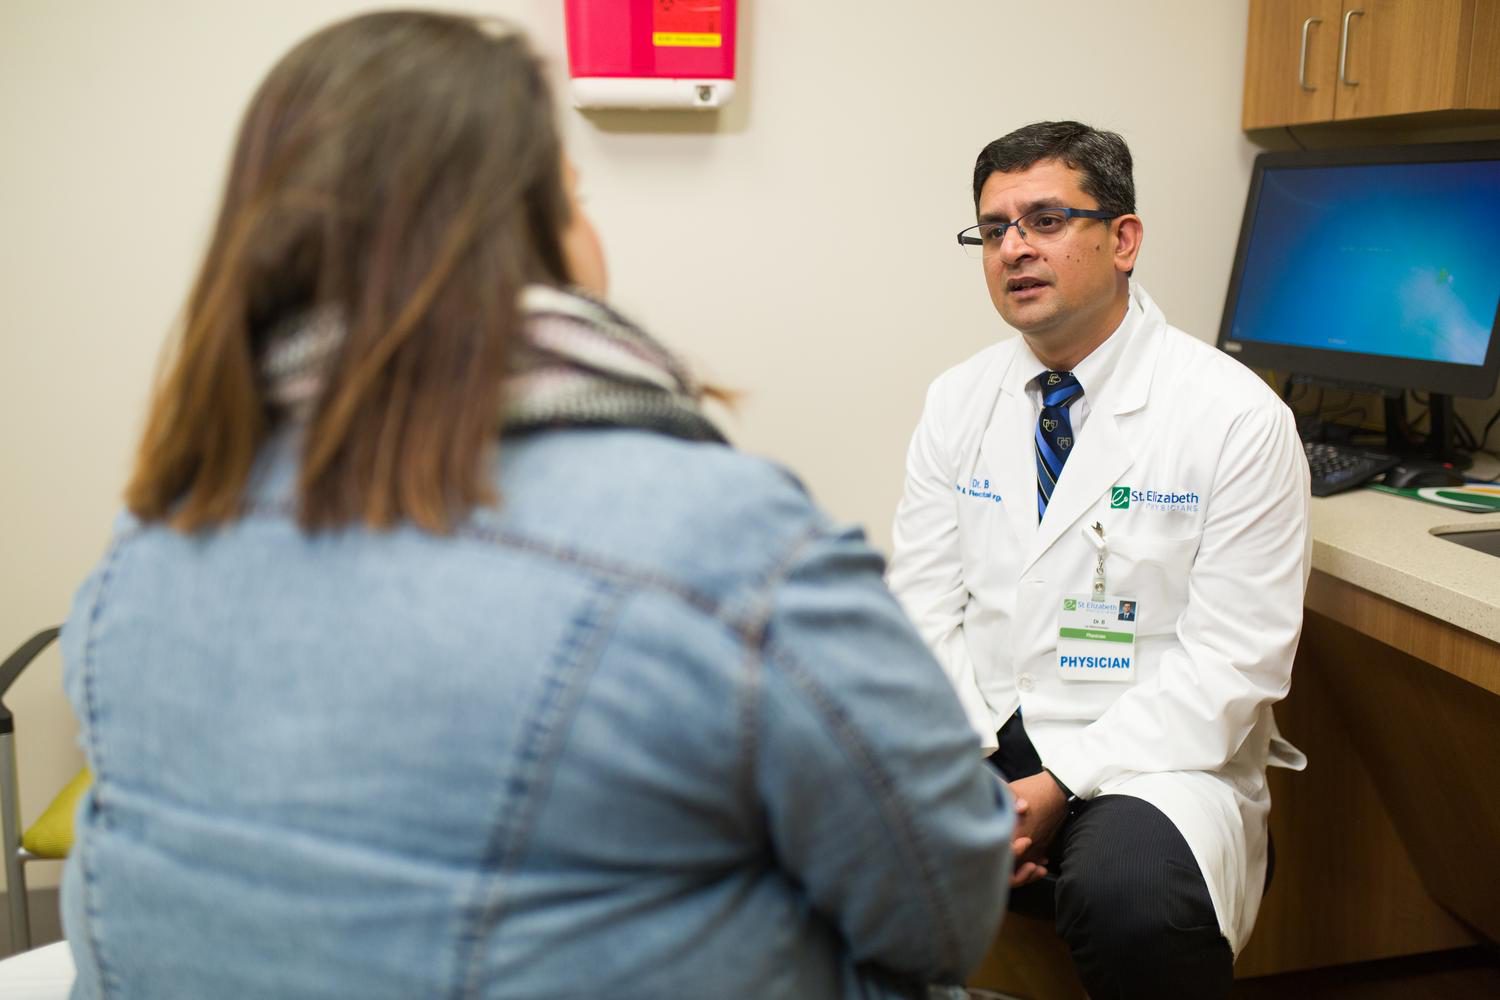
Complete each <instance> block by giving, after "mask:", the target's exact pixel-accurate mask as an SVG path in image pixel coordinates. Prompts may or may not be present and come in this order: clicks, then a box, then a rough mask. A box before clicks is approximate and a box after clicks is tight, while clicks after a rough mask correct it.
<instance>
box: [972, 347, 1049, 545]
mask: <svg viewBox="0 0 1500 1000" xmlns="http://www.w3.org/2000/svg"><path fill="white" fill-rule="evenodd" d="M1025 356H1026V355H1025V354H1024V352H1023V349H1022V347H1021V340H1020V338H1019V337H1018V338H1016V340H1015V341H1014V343H1013V347H1012V350H1011V360H1010V363H1009V364H1008V365H1006V366H1005V368H1004V370H1003V371H1002V372H1001V373H1000V391H999V392H998V393H996V395H995V410H994V412H993V413H991V414H990V422H989V426H988V427H987V428H986V429H985V432H984V453H985V455H986V456H987V462H986V464H987V465H988V466H989V469H990V473H991V475H990V478H992V479H994V480H995V482H996V483H997V484H998V485H999V491H1000V497H1001V501H1002V502H1001V506H1002V507H1004V509H1005V516H1006V519H1007V520H1008V521H1009V522H1010V529H1011V532H1012V533H1013V537H1014V538H1015V540H1016V548H1017V554H1018V555H1019V554H1020V553H1025V552H1029V551H1030V550H1031V542H1032V539H1033V538H1034V537H1035V536H1036V527H1037V525H1036V456H1035V454H1034V453H1033V451H1032V444H1031V432H1030V430H1029V429H1028V428H1030V427H1031V425H1032V423H1033V421H1034V420H1035V419H1036V418H1035V416H1034V415H1033V412H1032V406H1031V400H1030V399H1028V398H1027V396H1026V372H1025V371H1024V368H1025V366H1024V365H1023V364H1022V363H1021V362H1020V360H1018V359H1020V358H1022V357H1025Z"/></svg>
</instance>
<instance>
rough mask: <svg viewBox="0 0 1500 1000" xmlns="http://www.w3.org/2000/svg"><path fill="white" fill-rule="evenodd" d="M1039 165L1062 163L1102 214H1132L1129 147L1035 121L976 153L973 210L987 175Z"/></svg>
mask: <svg viewBox="0 0 1500 1000" xmlns="http://www.w3.org/2000/svg"><path fill="white" fill-rule="evenodd" d="M1043 160H1060V161H1062V162H1063V163H1064V164H1066V165H1067V166H1068V167H1069V168H1071V169H1073V170H1077V171H1078V172H1079V173H1080V174H1082V175H1083V178H1082V180H1081V181H1080V184H1079V186H1080V187H1082V188H1083V192H1084V194H1086V195H1088V196H1089V197H1090V198H1093V199H1094V200H1095V201H1097V202H1098V203H1099V207H1100V208H1102V209H1104V210H1105V211H1107V212H1115V213H1118V214H1120V215H1129V214H1133V213H1134V212H1135V180H1134V178H1133V176H1132V173H1131V171H1132V167H1133V164H1132V161H1131V158H1130V147H1129V146H1126V145H1125V140H1124V139H1122V138H1120V136H1119V135H1118V134H1117V133H1114V132H1103V131H1100V130H1099V129H1096V128H1091V127H1090V126H1088V125H1084V124H1081V123H1080V122H1033V123H1032V124H1030V125H1026V126H1023V127H1021V128H1018V129H1016V130H1015V131H1014V132H1012V133H1010V134H1009V135H1005V136H1002V137H1000V138H999V139H996V140H995V141H994V142H992V143H990V144H989V145H988V146H985V147H984V149H982V150H980V151H979V158H978V159H977V160H976V161H975V162H974V211H975V212H976V213H977V212H978V211H979V193H980V192H981V191H982V190H984V182H985V181H987V180H989V177H990V174H993V173H995V172H997V171H998V172H1000V173H1004V174H1008V173H1012V172H1014V171H1017V170H1027V169H1029V168H1031V167H1033V166H1035V165H1036V164H1038V163H1040V162H1042V161H1043ZM1075 207H1081V206H1075Z"/></svg>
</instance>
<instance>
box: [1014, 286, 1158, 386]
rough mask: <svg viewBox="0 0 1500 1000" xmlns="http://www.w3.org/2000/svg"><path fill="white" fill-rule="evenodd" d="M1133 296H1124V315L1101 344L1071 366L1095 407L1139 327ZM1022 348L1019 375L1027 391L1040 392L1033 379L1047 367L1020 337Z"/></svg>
mask: <svg viewBox="0 0 1500 1000" xmlns="http://www.w3.org/2000/svg"><path fill="white" fill-rule="evenodd" d="M1135 298H1136V297H1135V296H1134V295H1131V296H1130V297H1129V298H1128V299H1127V301H1126V306H1125V318H1124V319H1122V320H1120V325H1119V326H1117V327H1115V329H1114V332H1113V333H1111V334H1110V335H1109V336H1108V337H1106V338H1105V339H1104V343H1102V344H1100V345H1099V346H1098V347H1096V348H1094V349H1093V350H1092V351H1091V352H1089V355H1088V357H1086V358H1084V359H1083V360H1082V361H1080V362H1078V364H1076V365H1074V366H1073V377H1074V378H1076V379H1078V384H1079V385H1081V386H1083V396H1084V398H1085V399H1087V400H1089V405H1090V406H1091V407H1097V406H1098V405H1099V400H1101V399H1103V398H1104V390H1105V388H1106V387H1107V386H1108V385H1109V381H1110V375H1111V374H1113V372H1114V370H1115V364H1116V361H1117V360H1118V359H1119V357H1120V355H1121V354H1122V353H1123V352H1124V350H1125V344H1126V342H1127V341H1128V340H1130V335H1131V334H1132V333H1134V332H1135V329H1136V327H1138V326H1140V323H1141V317H1142V316H1143V315H1144V313H1143V312H1142V311H1141V307H1140V304H1139V303H1137V302H1136V300H1135ZM1021 350H1022V352H1023V355H1022V357H1020V358H1018V359H1017V360H1018V361H1019V362H1021V363H1022V374H1024V375H1025V376H1026V378H1025V380H1024V382H1023V384H1024V385H1025V387H1026V391H1027V392H1028V393H1031V392H1037V393H1039V392H1041V389H1040V388H1039V387H1038V385H1037V381H1036V379H1037V376H1039V375H1041V374H1042V373H1043V372H1045V371H1047V370H1048V369H1047V366H1046V365H1044V364H1042V363H1041V362H1040V361H1038V360H1037V357H1036V355H1035V354H1033V353H1031V345H1030V344H1028V343H1026V340H1025V338H1022V340H1021Z"/></svg>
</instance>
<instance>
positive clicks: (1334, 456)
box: [1302, 441, 1401, 497]
mask: <svg viewBox="0 0 1500 1000" xmlns="http://www.w3.org/2000/svg"><path fill="white" fill-rule="evenodd" d="M1302 450H1303V451H1304V452H1305V453H1306V454H1307V465H1308V468H1310V469H1311V470H1312V495H1313V496H1315V497H1326V496H1331V495H1332V494H1334V493H1342V492H1343V491H1344V490H1352V489H1354V488H1355V487H1356V486H1363V485H1364V484H1365V483H1367V482H1369V481H1370V480H1371V479H1374V478H1375V477H1376V476H1378V475H1380V474H1381V473H1382V472H1384V471H1386V470H1387V469H1392V468H1395V467H1396V466H1397V465H1399V464H1400V461H1401V460H1400V459H1398V458H1397V457H1396V456H1395V455H1388V454H1386V453H1385V452H1383V451H1370V450H1368V449H1365V448H1356V447H1353V446H1352V445H1343V444H1328V443H1326V442H1323V441H1303V442H1302Z"/></svg>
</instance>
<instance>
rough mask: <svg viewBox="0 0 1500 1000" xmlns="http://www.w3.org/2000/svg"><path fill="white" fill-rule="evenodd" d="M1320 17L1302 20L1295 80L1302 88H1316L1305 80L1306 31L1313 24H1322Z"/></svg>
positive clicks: (1309, 29) (1310, 28)
mask: <svg viewBox="0 0 1500 1000" xmlns="http://www.w3.org/2000/svg"><path fill="white" fill-rule="evenodd" d="M1322 23H1323V19H1322V18H1321V17H1310V18H1308V19H1307V20H1306V21H1303V22H1302V54H1301V55H1299V56H1298V57H1297V82H1298V83H1299V84H1301V85H1302V89H1303V90H1317V89H1318V88H1317V87H1314V86H1312V85H1310V84H1309V83H1308V82H1307V33H1308V32H1309V31H1311V30H1312V26H1313V25H1315V24H1322Z"/></svg>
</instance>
